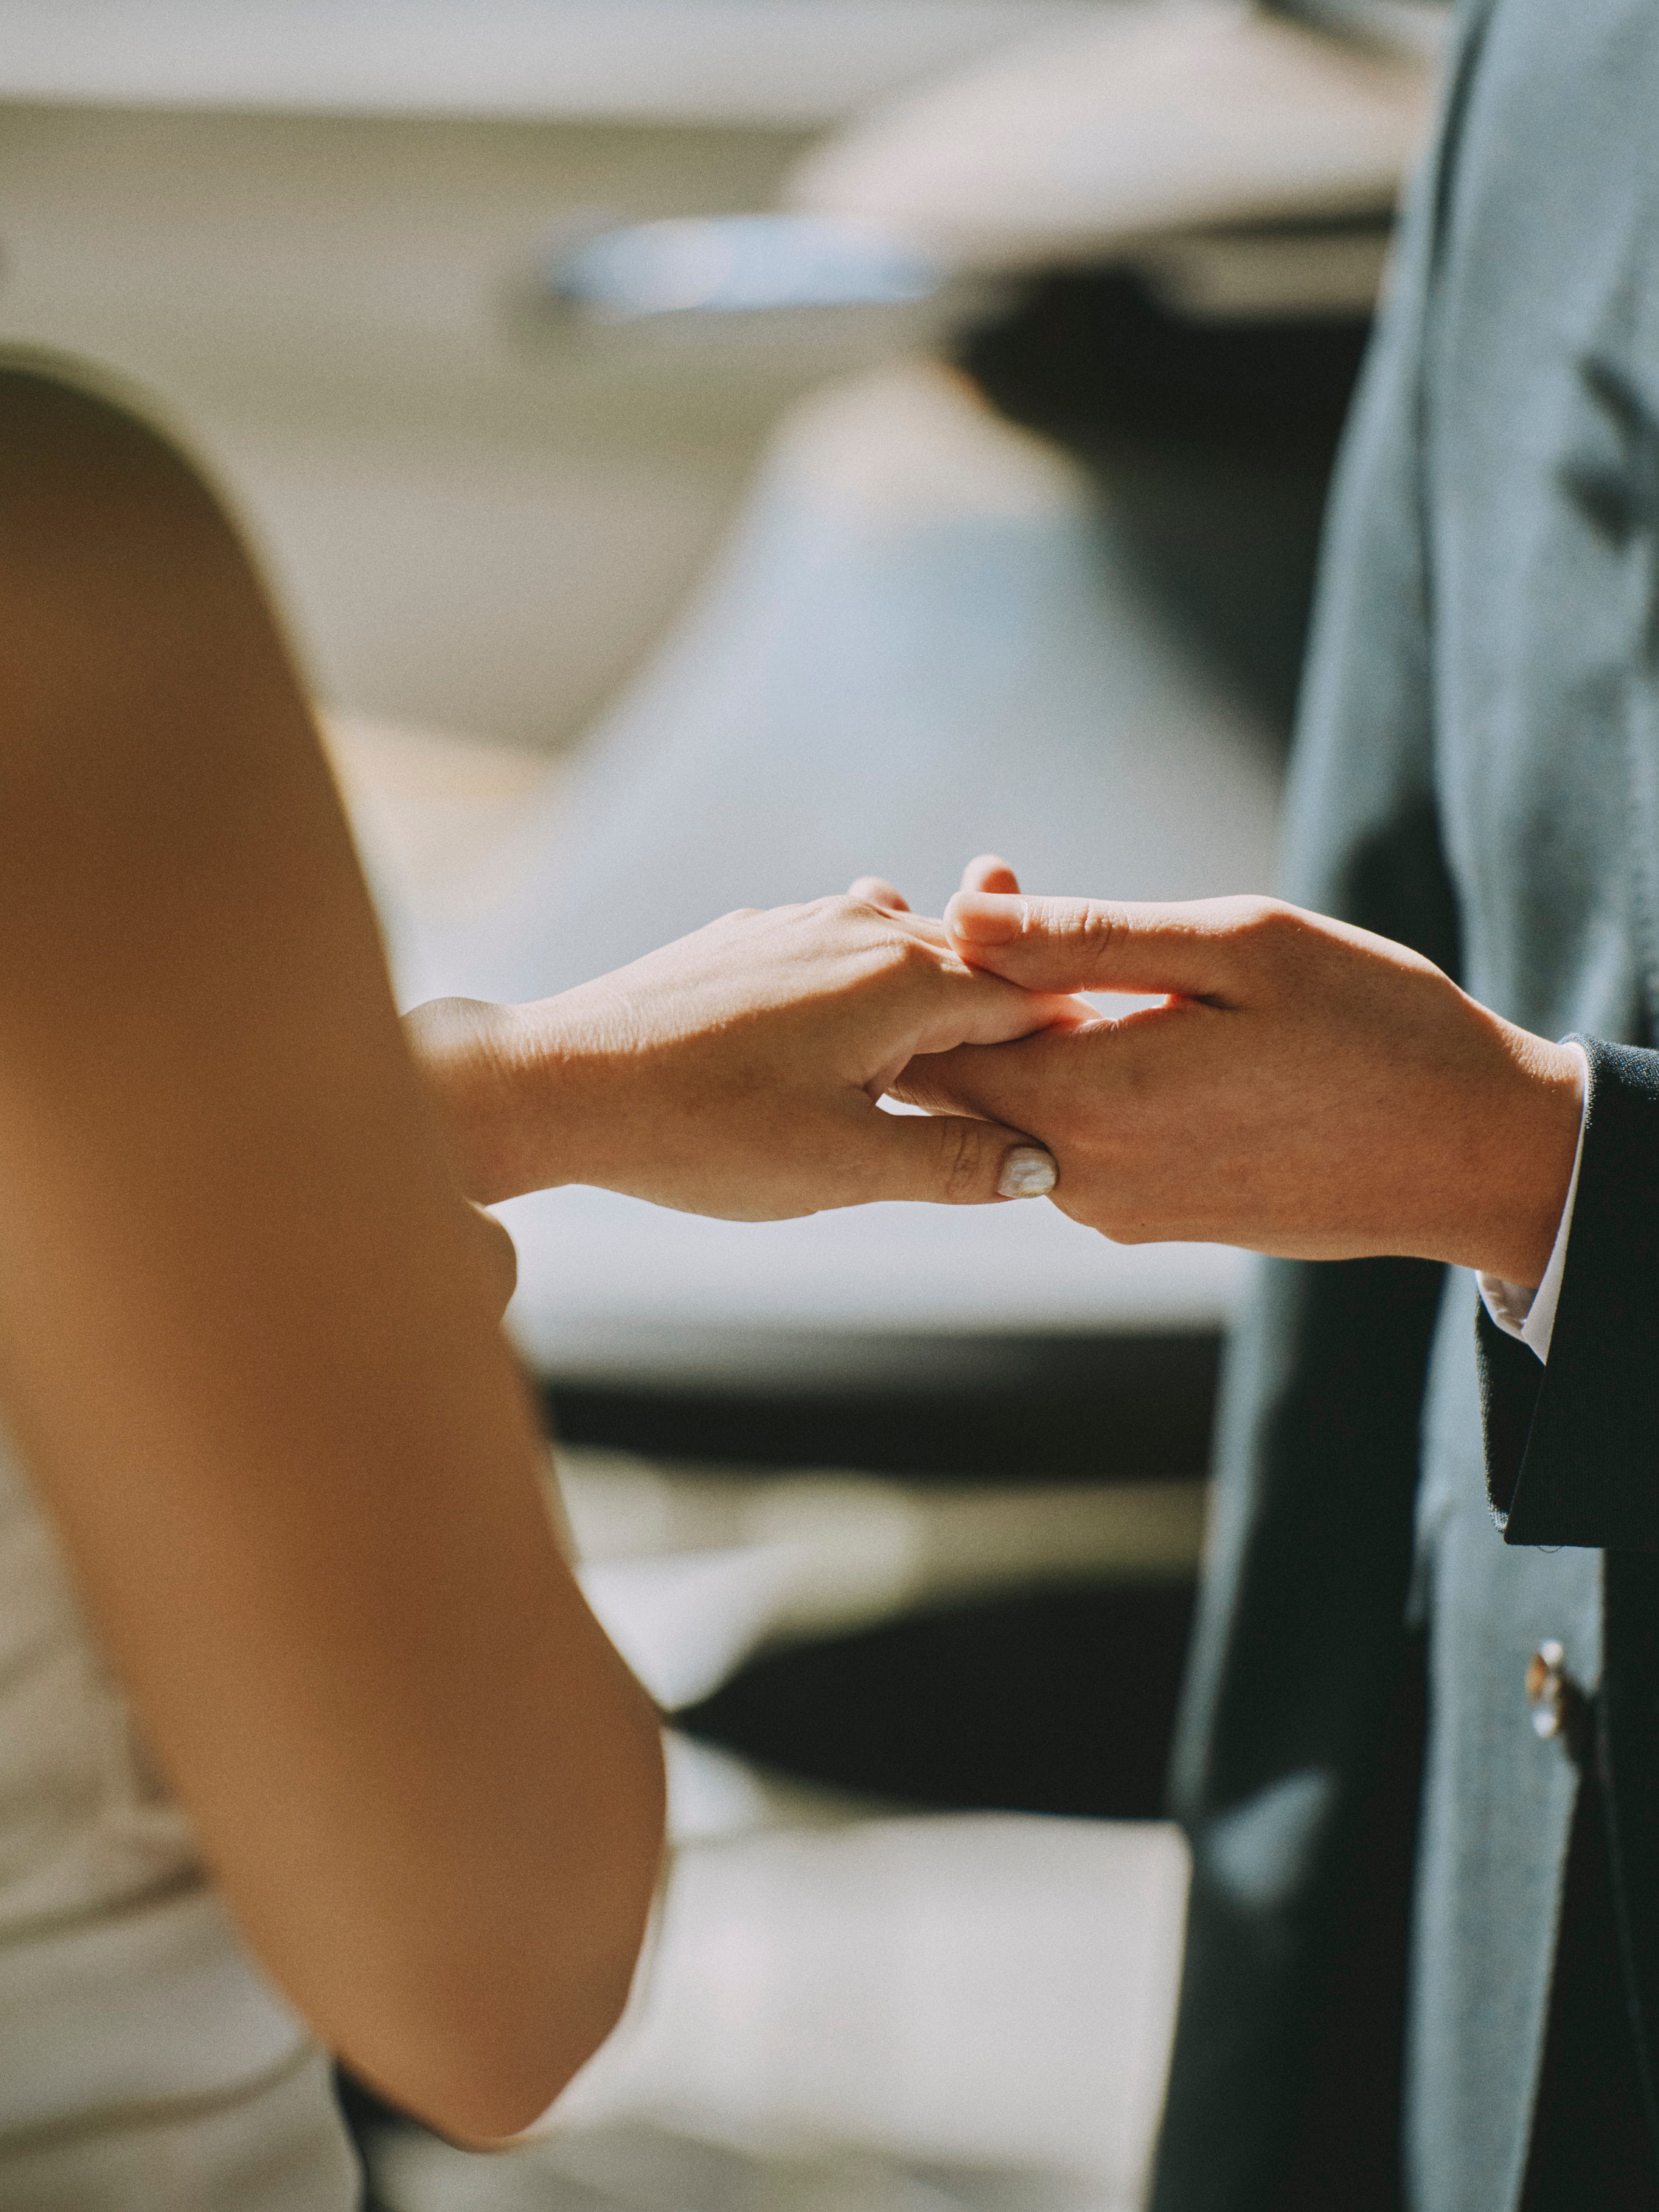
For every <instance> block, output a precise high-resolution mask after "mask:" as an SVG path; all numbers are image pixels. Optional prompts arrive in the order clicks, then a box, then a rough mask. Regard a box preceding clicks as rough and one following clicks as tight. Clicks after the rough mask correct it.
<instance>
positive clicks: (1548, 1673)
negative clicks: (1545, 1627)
mask: <svg viewBox="0 0 1659 2212" xmlns="http://www.w3.org/2000/svg"><path fill="white" fill-rule="evenodd" d="M1571 1694H1572V1692H1571V1685H1570V1683H1569V1682H1568V1680H1567V1655H1566V1653H1565V1651H1564V1650H1562V1649H1561V1646H1560V1645H1559V1644H1557V1643H1555V1642H1553V1641H1551V1642H1548V1643H1545V1644H1540V1645H1539V1647H1538V1649H1537V1650H1536V1651H1534V1653H1533V1655H1532V1656H1531V1658H1530V1659H1528V1662H1527V1703H1528V1705H1530V1706H1531V1707H1532V1725H1533V1731H1534V1734H1535V1735H1541V1736H1542V1737H1543V1738H1544V1740H1545V1741H1546V1742H1547V1741H1549V1739H1550V1738H1551V1737H1552V1736H1557V1735H1560V1733H1561V1731H1562V1729H1564V1728H1565V1726H1566V1724H1567V1711H1568V1705H1569V1701H1570V1699H1571Z"/></svg>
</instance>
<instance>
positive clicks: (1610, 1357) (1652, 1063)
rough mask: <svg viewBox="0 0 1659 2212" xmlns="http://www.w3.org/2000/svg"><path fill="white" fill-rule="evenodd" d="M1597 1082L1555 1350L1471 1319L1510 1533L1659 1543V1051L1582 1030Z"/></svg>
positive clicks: (1492, 1480)
mask: <svg viewBox="0 0 1659 2212" xmlns="http://www.w3.org/2000/svg"><path fill="white" fill-rule="evenodd" d="M1578 1042H1581V1043H1582V1044H1583V1048H1584V1052H1585V1055H1586V1057H1587V1059H1588V1060H1589V1104H1588V1109H1587V1111H1586V1115H1585V1121H1584V1150H1583V1160H1582V1162H1581V1164H1580V1167H1579V1170H1578V1195H1577V1204H1576V1205H1575V1206H1574V1208H1573V1217H1572V1230H1571V1235H1570V1237H1569V1238H1568V1243H1567V1261H1566V1267H1565V1273H1563V1275H1562V1278H1561V1296H1560V1299H1559V1304H1557V1306H1556V1310H1555V1330H1554V1334H1553V1336H1552V1337H1551V1339H1550V1356H1549V1362H1548V1364H1547V1365H1546V1366H1541V1365H1540V1364H1539V1363H1538V1361H1537V1360H1536V1358H1534V1356H1533V1354H1532V1353H1531V1352H1529V1351H1528V1350H1527V1348H1526V1347H1525V1346H1523V1345H1521V1344H1517V1343H1516V1342H1515V1340H1513V1339H1512V1338H1510V1337H1508V1336H1506V1335H1505V1334H1504V1332H1503V1331H1502V1330H1501V1329H1499V1328H1497V1327H1496V1326H1495V1324H1494V1323H1493V1322H1492V1319H1491V1317H1490V1316H1488V1315H1487V1313H1486V1310H1485V1309H1484V1308H1483V1309H1482V1310H1481V1311H1480V1316H1479V1318H1478V1320H1477V1322H1476V1324H1475V1328H1476V1347H1477V1354H1478V1357H1479V1360H1480V1398H1481V1407H1482V1411H1483V1413H1484V1417H1485V1422H1486V1485H1487V1490H1488V1492H1489V1494H1490V1496H1491V1498H1492V1511H1493V1514H1494V1516H1496V1518H1497V1521H1498V1526H1499V1528H1501V1529H1502V1530H1503V1532H1504V1541H1505V1542H1506V1543H1510V1544H1547V1545H1561V1544H1572V1545H1587V1546H1590V1547H1594V1548H1595V1549H1597V1550H1613V1551H1633V1552H1659V1441H1656V1440H1659V1053H1655V1052H1646V1051H1642V1050H1640V1049H1638V1048H1637V1047H1635V1046H1633V1045H1623V1044H1608V1043H1605V1042H1601V1040H1599V1039H1596V1038H1593V1037H1584V1038H1581V1039H1579V1040H1578Z"/></svg>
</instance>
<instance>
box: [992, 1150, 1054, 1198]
mask: <svg viewBox="0 0 1659 2212" xmlns="http://www.w3.org/2000/svg"><path fill="white" fill-rule="evenodd" d="M1059 1172H1060V1170H1058V1169H1057V1168H1056V1167H1055V1165H1054V1154H1053V1153H1052V1152H1044V1151H1043V1149H1042V1146H1040V1145H1016V1146H1014V1148H1013V1150H1012V1152H1010V1153H1009V1155H1008V1157H1007V1158H1006V1159H1005V1160H1004V1162H1003V1163H1002V1173H1001V1174H1000V1176H998V1177H997V1196H998V1197H999V1198H1044V1197H1046V1196H1047V1195H1048V1193H1049V1192H1050V1191H1051V1190H1052V1189H1053V1188H1054V1182H1055V1178H1056V1177H1057V1176H1058V1175H1059Z"/></svg>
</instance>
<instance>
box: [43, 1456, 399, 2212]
mask: <svg viewBox="0 0 1659 2212" xmlns="http://www.w3.org/2000/svg"><path fill="white" fill-rule="evenodd" d="M359 2196H360V2184H359V2181H358V2178H357V2173H356V2164H355V2161H354V2160H353V2157H352V2154H351V2151H350V2148H349V2143H348V2142H347V2140H346V2137H345V2135H344V2131H343V2128H342V2127H341V2124H340V2121H339V2118H338V2116H337V2112H336V2111H335V2108H334V2104H333V2100H332V2097H331V2093H330V2089H329V2082H328V2070H327V2067H326V2064H325V2061H324V2059H323V2058H322V2057H321V2056H320V2054H319V2052H318V2051H317V2050H316V2049H315V2047H314V2046H313V2044H312V2043H311V2041H310V2039H309V2038H308V2037H307V2033H306V2031H305V2029H304V2027H302V2025H301V2023H300V2021H298V2020H296V2019H295V2015H294V2014H293V2013H292V2012H291V2011H290V2010H289V2008H288V2007H287V2006H286V2005H285V2004H283V2002H282V2000H281V1999H280V1998H279V1997H277V1996H276V1994H275V1993H274V1992H273V1991H272V1990H270V1987H269V1986H268V1985H267V1984H266V1983H265V1982H264V1979H263V1978H262V1977H261V1975H260V1973H259V1972H258V1969H257V1968H256V1967H255V1966H254V1965H253V1964H252V1961H251V1960H249V1958H248V1956H247V1954H246V1952H245V1951H244V1950H243V1949H242V1948H241V1946H240V1943H239V1942H238V1941H237V1939H236V1936H235V1935H234V1931H233V1929H232V1928H231V1926H230V1923H229V1921H228V1918H227V1916H226V1914H225V1911H224V1908H223V1907H222V1905H221V1904H220V1902H219V1900H218V1899H217V1897H216V1895H215V1893H214V1892H213V1891H212V1889H211V1888H210V1887H209V1886H208V1884H207V1882H206V1880H205V1878H204V1874H203V1871H202V1867H201V1863H200V1861H199V1858H198V1857H197V1850H196V1847H195V1844H194V1842H193V1839H192V1838H191V1831H190V1827H189V1825H188V1823H187V1822H186V1820H185V1817H184V1815H183V1814H182V1813H181V1812H180V1811H179V1808H178V1807H177V1805H175V1804H174V1803H173V1802H172V1801H171V1800H170V1799H169V1797H168V1796H167V1793H166V1791H165V1790H164V1789H163V1788H162V1787H161V1784H160V1783H159V1782H158V1781H157V1779H156V1778H155V1773H154V1771H153V1769H152V1768H151V1766H150V1765H149V1761H148V1760H147V1759H146V1758H145V1756H144V1753H143V1747H142V1745H141V1744H140V1743H139V1741H138V1740H137V1736H136V1735H135V1733H134V1729H133V1726H132V1723H131V1717H130V1715H129V1713H128V1711H127V1709H126V1707H125V1704H124V1702H123V1700H122V1699H121V1697H120V1695H119V1693H118V1692H117V1691H116V1689H115V1688H114V1687H113V1686H112V1683H111V1680H110V1679H109V1676H108V1674H107V1672H106V1669H105V1668H104V1666H103V1665H102V1663H101V1662H100V1657H99V1654H98V1650H97V1648H96V1646H95V1644H94V1640H93V1638H92V1636H91V1634H90V1633H89V1632H88V1627H87V1624H86V1621H85V1620H84V1617H83V1615H82V1612H81V1608H80V1607H79V1604H78V1603H77V1601H76V1596H75V1594H74V1591H73V1589H72V1588H71V1586H70V1580H69V1577H68V1575H67V1573H66V1571H65V1567H64V1560H63V1558H62V1555H61V1553H60V1552H59V1549H58V1544H57V1541H56V1539H55V1537H54V1535H53V1533H52V1529H51V1528H50V1526H49V1525H48V1523H47V1521H46V1516H45V1515H44V1514H43V1512H42V1511H41V1509H40V1504H39V1503H38V1502H37V1500H36V1498H35V1497H34V1495H33V1492H32V1490H31V1489H30V1487H29V1485H28V1483H27V1480H26V1478H25V1476H24V1474H23V1473H22V1471H21V1468H20V1467H19V1466H18V1464H17V1462H16V1458H15V1454H13V1453H12V1452H11V1451H10V1450H9V1448H8V1447H7V1444H6V1442H5V1439H4V1437H3V1436H0V2207H3V2208H4V2212H351V2208H352V2207H354V2206H356V2203H358V2200H359Z"/></svg>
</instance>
